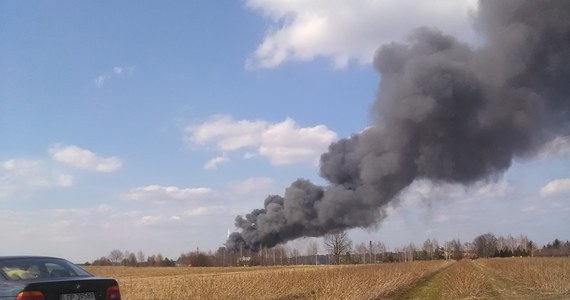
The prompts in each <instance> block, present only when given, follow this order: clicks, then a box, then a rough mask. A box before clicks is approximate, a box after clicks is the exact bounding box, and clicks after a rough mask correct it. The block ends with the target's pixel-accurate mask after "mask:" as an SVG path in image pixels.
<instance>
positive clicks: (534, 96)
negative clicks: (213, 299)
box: [226, 0, 570, 250]
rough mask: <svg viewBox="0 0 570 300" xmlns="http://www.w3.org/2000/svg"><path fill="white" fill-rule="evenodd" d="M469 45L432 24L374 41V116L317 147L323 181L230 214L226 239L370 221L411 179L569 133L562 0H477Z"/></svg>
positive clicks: (460, 178)
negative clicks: (400, 37)
mask: <svg viewBox="0 0 570 300" xmlns="http://www.w3.org/2000/svg"><path fill="white" fill-rule="evenodd" d="M475 26H476V29H477V30H478V31H479V32H480V34H481V35H482V36H483V37H484V39H485V44H484V45H482V46H481V47H480V48H477V49H474V48H472V47H470V46H468V45H466V44H464V43H461V42H459V41H457V40H456V39H455V38H453V37H451V36H447V35H445V34H442V33H441V32H439V31H437V30H435V29H427V28H420V29H418V30H416V31H415V32H413V33H412V34H411V35H410V38H409V41H408V42H407V43H392V44H389V45H386V46H384V47H382V48H381V49H379V50H378V52H377V53H376V56H375V59H374V66H375V67H376V69H377V70H378V71H379V72H380V73H381V75H382V80H381V82H380V86H379V92H378V97H377V99H376V101H375V103H374V106H373V112H372V113H373V116H374V120H373V124H372V125H371V126H370V127H369V128H367V129H365V130H364V131H362V132H361V133H358V134H355V135H353V136H351V137H349V138H347V139H343V140H340V141H338V142H336V143H334V144H332V145H331V146H330V147H329V151H328V152H327V153H325V154H323V155H322V156H321V164H320V173H321V176H322V177H324V178H325V179H327V180H328V181H329V182H330V185H329V186H326V187H321V186H317V185H314V184H312V183H311V182H309V181H306V180H302V179H299V180H297V181H295V182H293V183H292V184H291V186H290V187H288V188H287V189H286V190H285V194H284V196H283V197H281V196H269V197H268V198H267V199H266V200H265V203H264V207H263V208H262V209H255V210H253V211H252V212H251V213H249V214H247V215H246V216H245V217H242V216H238V217H237V218H236V227H238V228H240V229H241V232H236V233H233V234H232V235H231V236H230V238H229V239H228V241H227V243H226V246H227V247H228V248H230V249H235V250H237V249H240V247H241V248H243V249H254V250H255V249H258V248H259V247H261V246H264V247H273V246H275V245H277V244H279V243H283V242H287V241H289V240H293V239H296V238H299V237H302V236H321V235H324V234H325V233H327V232H330V231H334V230H340V229H348V228H355V227H369V226H371V225H373V224H375V223H377V222H381V221H382V219H383V218H384V216H385V213H384V209H385V208H386V206H387V204H388V203H390V202H391V201H395V199H397V195H398V194H399V193H400V192H401V191H402V190H404V189H405V188H406V187H407V186H409V185H410V184H411V183H412V182H413V181H414V180H416V179H430V180H433V181H443V182H453V183H461V184H471V183H474V182H477V181H480V180H483V179H486V178H488V177H490V176H493V175H497V174H502V172H504V171H505V170H507V169H508V168H509V167H510V165H511V162H512V160H513V159H514V158H516V157H528V156H532V155H533V153H534V152H535V151H536V150H537V148H538V147H540V146H541V145H542V144H544V143H545V142H546V141H548V140H550V139H552V138H554V137H556V136H561V135H568V134H569V127H570V126H569V121H570V1H564V0H558V1H534V0H525V1H522V0H505V1H493V0H488V1H481V2H480V5H479V11H478V15H477V16H476V17H475Z"/></svg>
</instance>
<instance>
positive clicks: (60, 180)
mask: <svg viewBox="0 0 570 300" xmlns="http://www.w3.org/2000/svg"><path fill="white" fill-rule="evenodd" d="M57 184H58V185H59V186H62V187H69V186H73V185H74V184H75V178H74V177H73V176H72V175H67V174H60V175H59V176H57Z"/></svg>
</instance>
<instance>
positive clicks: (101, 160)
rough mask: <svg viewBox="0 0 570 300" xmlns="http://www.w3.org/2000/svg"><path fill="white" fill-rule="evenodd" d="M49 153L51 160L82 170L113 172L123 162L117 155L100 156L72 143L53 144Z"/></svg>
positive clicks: (119, 167)
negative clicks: (68, 144) (69, 144)
mask: <svg viewBox="0 0 570 300" xmlns="http://www.w3.org/2000/svg"><path fill="white" fill-rule="evenodd" d="M49 153H50V154H51V156H52V159H53V160H55V161H57V162H60V163H64V164H68V165H70V166H73V167H75V168H79V169H83V170H89V171H97V172H115V171H118V170H119V169H121V167H122V166H123V162H122V161H121V160H120V159H119V158H117V157H114V156H112V157H102V156H99V155H97V154H96V153H94V152H91V151H89V150H87V149H82V148H79V147H77V146H73V145H72V146H63V145H54V146H52V147H50V149H49Z"/></svg>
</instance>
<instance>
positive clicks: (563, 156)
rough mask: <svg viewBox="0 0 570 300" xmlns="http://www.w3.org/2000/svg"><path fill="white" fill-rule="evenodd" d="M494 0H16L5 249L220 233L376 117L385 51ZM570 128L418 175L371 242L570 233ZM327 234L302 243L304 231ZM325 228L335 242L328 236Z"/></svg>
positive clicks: (3, 109)
mask: <svg viewBox="0 0 570 300" xmlns="http://www.w3.org/2000/svg"><path fill="white" fill-rule="evenodd" d="M476 10H477V2H476V1H471V0H470V1H456V0H435V1H429V2H428V1H412V0H403V1H387V0H376V1H370V0H353V1H341V0H336V1H330V0H328V1H327V0H306V1H290V0H243V1H229V0H220V1H208V0H196V1H168V2H157V1H119V2H117V1H57V2H49V1H44V2H33V3H32V2H22V1H13V0H8V1H2V2H0V140H1V143H2V146H1V147H0V239H1V240H2V242H1V243H0V255H15V254H32V255H52V256H58V257H64V258H68V259H70V260H72V261H75V262H85V261H92V260H94V259H96V258H98V257H100V256H106V255H108V253H109V252H110V251H111V250H113V249H120V250H129V251H131V252H136V251H138V250H142V251H143V252H144V253H145V254H147V255H151V254H158V253H161V254H162V255H163V256H166V257H169V258H173V259H176V258H178V256H179V255H180V254H181V253H185V252H188V251H194V250H196V249H197V248H199V249H200V250H216V249H217V248H218V247H220V246H222V245H223V243H224V242H225V239H226V238H227V233H228V230H231V231H233V230H235V228H234V219H235V217H236V216H237V215H240V214H245V213H248V212H249V211H251V209H253V208H257V207H260V206H261V205H262V204H263V200H264V199H265V197H266V196H267V195H270V194H279V195H282V194H283V192H284V189H285V188H286V187H287V186H289V184H290V183H291V182H293V181H294V180H296V179H298V178H304V179H309V180H311V181H313V182H316V183H318V184H322V185H326V184H327V182H326V181H325V180H324V179H322V178H321V177H320V176H319V157H320V154H321V153H323V152H326V151H327V148H328V146H329V145H330V144H331V143H332V142H334V141H337V140H338V139H340V138H346V137H349V136H350V135H351V134H353V133H358V132H361V131H362V130H364V129H365V128H366V127H367V126H368V125H369V124H370V123H371V115H370V106H371V105H372V103H373V101H374V98H375V95H376V94H377V92H378V90H377V89H378V85H379V82H380V81H381V74H379V73H378V72H376V71H375V70H374V68H373V66H372V59H373V56H374V53H375V51H376V50H377V49H378V47H380V46H381V45H385V44H388V43H391V42H393V41H405V40H406V38H407V36H408V34H409V32H410V31H411V30H413V29H414V28H417V27H419V26H429V27H437V28H439V29H440V30H442V31H443V32H446V33H449V34H452V35H454V36H456V37H457V38H458V39H460V40H462V41H465V42H467V43H469V44H470V45H472V47H477V45H478V43H480V39H479V38H478V36H477V32H476V31H474V30H473V29H472V26H471V24H472V18H471V16H472V15H473V13H474V12H475V11H476ZM568 166H570V138H569V137H559V138H557V139H555V140H553V141H551V142H550V143H548V144H546V145H545V146H544V147H543V149H542V150H541V151H540V152H539V153H538V154H537V155H536V156H533V157H524V158H517V159H516V160H515V161H513V163H512V166H511V168H510V169H509V170H508V171H507V172H505V173H504V174H499V175H497V176H495V177H493V178H489V179H488V180H485V181H484V182H478V183H476V184H474V185H472V186H460V185H452V184H444V183H433V182H429V181H425V180H421V181H417V182H414V183H413V184H412V185H411V186H410V187H408V188H407V189H406V190H405V191H404V192H403V193H402V194H401V195H399V196H398V199H397V200H398V201H394V204H393V206H391V207H390V208H389V209H388V213H389V214H388V217H387V218H386V219H385V220H384V221H383V222H380V223H379V224H377V226H374V227H373V228H363V229H353V230H351V231H350V236H351V238H352V240H353V242H355V243H360V242H366V243H367V242H368V241H370V240H371V241H382V242H384V243H385V244H386V245H388V246H389V247H391V248H392V249H393V248H395V247H400V246H402V245H404V244H408V243H410V242H413V243H416V244H418V245H421V243H422V242H423V241H424V240H425V239H427V238H436V239H437V240H438V241H440V243H441V242H444V241H447V240H451V239H453V238H459V239H460V240H462V241H472V240H473V238H475V237H476V236H477V235H479V234H483V233H486V232H493V233H495V234H498V235H507V234H512V235H519V234H525V235H527V236H528V237H529V238H530V239H532V240H534V241H536V242H537V243H539V244H545V243H547V242H548V241H552V240H553V239H554V238H560V239H564V240H565V239H569V238H570V237H569V236H568V228H570V218H569V217H570V168H569V167H568ZM308 240H309V239H300V240H297V241H293V242H290V244H291V246H292V247H298V248H300V250H301V251H304V249H303V247H305V246H304V245H305V244H306V242H307V241H308ZM324 251H325V250H324V249H323V247H322V244H321V246H320V252H322V253H324Z"/></svg>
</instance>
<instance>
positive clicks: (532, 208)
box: [521, 204, 539, 213]
mask: <svg viewBox="0 0 570 300" xmlns="http://www.w3.org/2000/svg"><path fill="white" fill-rule="evenodd" d="M537 210H539V207H538V205H536V204H535V205H531V206H527V207H524V208H522V209H521V212H523V213H532V212H535V211H537Z"/></svg>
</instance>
